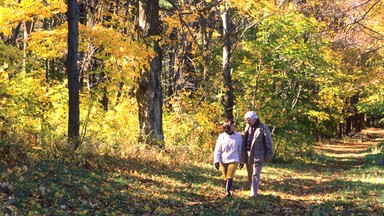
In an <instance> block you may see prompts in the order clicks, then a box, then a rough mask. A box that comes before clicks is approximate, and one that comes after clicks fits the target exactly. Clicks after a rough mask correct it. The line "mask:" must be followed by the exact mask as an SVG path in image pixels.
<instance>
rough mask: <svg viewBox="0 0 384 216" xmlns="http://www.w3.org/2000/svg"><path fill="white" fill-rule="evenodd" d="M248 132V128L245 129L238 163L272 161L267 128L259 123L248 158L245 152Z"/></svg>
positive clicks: (271, 148)
mask: <svg viewBox="0 0 384 216" xmlns="http://www.w3.org/2000/svg"><path fill="white" fill-rule="evenodd" d="M248 131H249V126H247V127H246V128H245V133H244V137H243V144H242V152H241V159H240V163H247V164H254V163H256V162H269V161H270V160H271V159H272V154H273V146H272V137H271V132H270V130H269V128H268V126H267V125H265V124H264V123H262V122H260V124H259V126H258V127H257V128H256V130H255V134H254V136H253V139H252V144H251V148H250V152H249V157H248V153H247V152H246V150H245V144H246V142H247V140H248V135H249V132H248Z"/></svg>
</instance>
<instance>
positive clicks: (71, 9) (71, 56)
mask: <svg viewBox="0 0 384 216" xmlns="http://www.w3.org/2000/svg"><path fill="white" fill-rule="evenodd" d="M67 17H68V56H67V62H66V65H67V78H68V90H69V100H68V101H69V103H68V105H69V111H68V113H69V117H68V142H69V143H70V144H71V145H73V147H74V149H76V148H77V147H78V146H79V144H80V140H79V130H80V108H79V104H80V100H79V70H78V68H77V58H78V42H79V39H78V37H79V26H78V20H79V8H78V5H77V0H68V11H67Z"/></svg>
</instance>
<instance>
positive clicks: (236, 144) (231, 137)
mask: <svg viewBox="0 0 384 216" xmlns="http://www.w3.org/2000/svg"><path fill="white" fill-rule="evenodd" d="M223 130H224V132H223V133H221V134H220V135H219V137H218V139H217V142H216V146H215V151H214V164H215V167H216V169H219V168H220V169H221V171H222V173H223V177H224V182H225V191H226V196H231V187H232V182H233V177H234V176H235V172H236V169H237V167H238V166H239V163H240V158H241V148H242V137H241V134H240V133H238V132H237V131H236V125H235V122H234V121H233V120H226V121H225V122H224V123H223ZM243 166H244V164H242V163H241V164H240V169H241V168H243Z"/></svg>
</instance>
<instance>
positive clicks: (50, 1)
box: [0, 0, 66, 36]
mask: <svg viewBox="0 0 384 216" xmlns="http://www.w3.org/2000/svg"><path fill="white" fill-rule="evenodd" d="M65 11H66V4H65V2H64V1H63V0H45V1H42V0H40V1H36V0H23V1H21V2H20V3H18V1H14V0H5V1H4V3H3V4H2V5H1V6H0V32H1V33H3V34H4V35H5V36H9V35H11V34H12V28H14V27H16V26H17V24H18V23H19V22H25V21H32V20H35V19H44V18H49V17H52V16H53V15H55V14H58V13H65Z"/></svg>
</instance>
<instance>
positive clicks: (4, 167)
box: [0, 146, 384, 215]
mask: <svg viewBox="0 0 384 216" xmlns="http://www.w3.org/2000/svg"><path fill="white" fill-rule="evenodd" d="M339 147H340V146H339ZM333 150H334V149H333ZM148 151H151V150H145V151H144V150H143V151H137V152H136V154H134V156H131V157H117V156H113V157H112V156H98V155H88V156H84V155H80V156H77V157H74V158H76V159H72V160H42V159H41V160H36V161H34V162H33V163H30V162H24V161H23V160H11V159H10V158H7V161H6V163H1V164H0V168H1V174H0V184H1V188H0V189H1V190H0V199H1V202H0V203H1V204H0V214H1V215H5V214H8V215H28V214H29V215H44V214H45V215H367V214H369V215H379V214H380V213H381V212H384V202H383V201H384V194H383V191H384V186H383V182H384V179H383V176H384V172H383V169H382V167H378V166H377V165H376V164H375V162H374V161H375V160H376V158H377V155H376V154H377V153H375V152H373V151H371V150H370V151H368V152H361V155H364V156H365V157H364V158H362V159H356V158H352V157H351V158H337V157H334V156H332V155H330V154H325V153H316V154H313V155H312V156H311V157H312V158H311V160H310V161H311V162H309V163H304V164H284V163H280V164H267V165H266V166H265V167H264V168H263V171H262V177H261V178H262V179H261V185H260V193H259V197H258V198H257V199H250V198H249V197H248V194H249V190H248V186H247V182H246V171H245V170H244V169H243V170H238V171H237V173H236V179H235V180H234V185H233V190H234V192H233V193H234V196H233V197H229V198H224V197H223V196H224V186H223V180H222V179H221V177H220V172H219V171H217V170H216V169H214V167H213V166H212V165H211V164H205V163H192V162H191V161H178V160H177V158H176V157H175V156H174V155H166V154H164V153H161V154H160V153H156V150H153V151H151V152H148ZM374 153H375V154H374ZM148 155H152V157H148Z"/></svg>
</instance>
